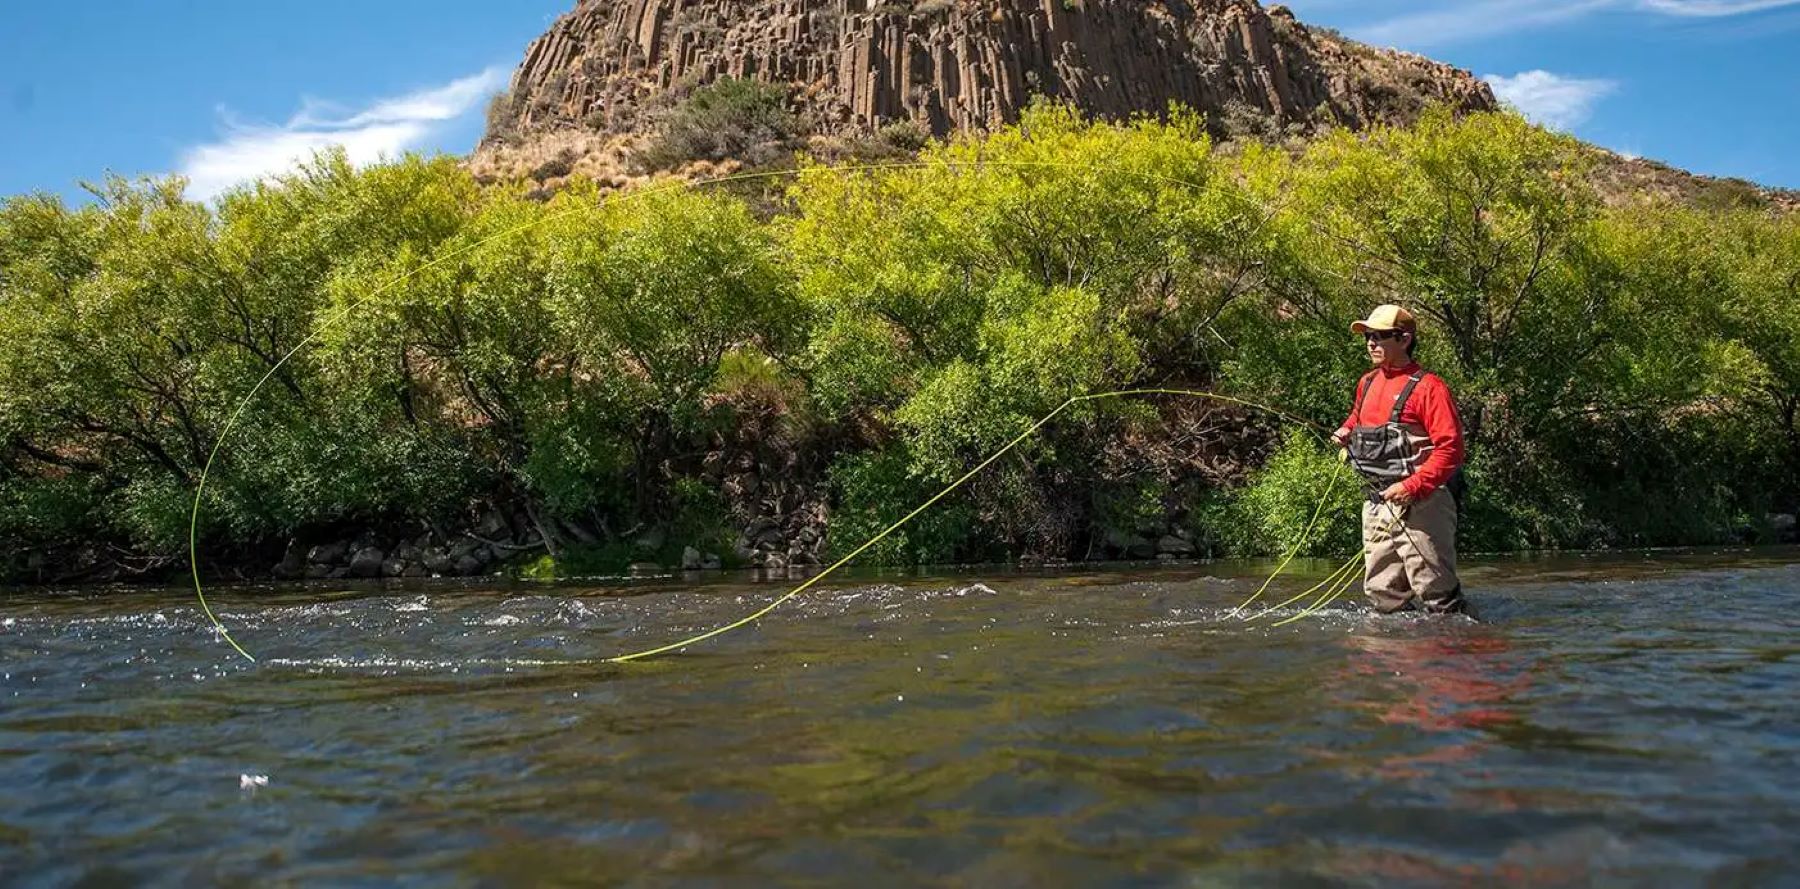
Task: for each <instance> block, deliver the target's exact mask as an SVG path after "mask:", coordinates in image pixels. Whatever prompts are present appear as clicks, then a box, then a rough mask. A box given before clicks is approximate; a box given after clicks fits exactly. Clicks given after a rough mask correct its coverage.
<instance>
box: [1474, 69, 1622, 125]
mask: <svg viewBox="0 0 1800 889" xmlns="http://www.w3.org/2000/svg"><path fill="white" fill-rule="evenodd" d="M1482 79H1483V80H1485V81H1487V82H1488V85H1489V86H1492V87H1493V88H1494V95H1496V96H1499V97H1500V100H1501V101H1502V102H1505V103H1507V104H1508V105H1511V106H1513V107H1514V108H1517V109H1519V112H1520V113H1521V114H1524V115H1525V116H1526V117H1528V118H1530V119H1532V120H1534V121H1536V122H1538V123H1540V124H1543V125H1544V126H1547V127H1551V128H1554V129H1558V130H1567V129H1570V128H1572V127H1575V126H1579V125H1580V124H1581V123H1582V122H1584V121H1586V120H1587V119H1588V117H1590V116H1591V115H1592V114H1593V112H1594V105H1595V104H1596V103H1598V102H1599V101H1600V100H1601V99H1603V98H1605V97H1606V96H1608V95H1610V94H1611V93H1612V92H1613V91H1614V90H1617V89H1618V88H1619V84H1618V82H1617V81H1612V80H1601V79H1583V78H1578V77H1563V76H1562V75H1559V74H1552V73H1550V72H1548V71H1526V72H1523V73H1521V74H1515V75H1513V76H1511V77H1502V76H1500V75H1496V74H1489V75H1487V76H1485V77H1483V78H1482Z"/></svg>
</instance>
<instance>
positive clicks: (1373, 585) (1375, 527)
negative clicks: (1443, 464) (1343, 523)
mask: <svg viewBox="0 0 1800 889" xmlns="http://www.w3.org/2000/svg"><path fill="white" fill-rule="evenodd" d="M1378 376H1379V371H1378V372H1376V373H1375V374H1371V375H1370V376H1369V377H1368V378H1367V380H1366V382H1365V383H1364V384H1363V387H1362V391H1360V392H1358V393H1357V396H1356V422H1357V425H1356V426H1354V427H1352V428H1351V430H1350V440H1349V441H1348V442H1347V443H1346V450H1347V451H1348V452H1349V457H1350V465H1351V467H1352V468H1354V469H1355V470H1356V471H1357V472H1358V473H1360V474H1361V475H1362V477H1363V481H1364V486H1365V492H1364V493H1365V496H1366V498H1367V500H1368V503H1367V505H1365V506H1364V507H1363V544H1364V546H1365V547H1366V548H1367V549H1366V554H1367V555H1366V562H1367V564H1366V571H1365V576H1364V581H1363V590H1364V592H1365V593H1366V594H1367V596H1368V598H1369V601H1370V603H1371V604H1373V605H1374V606H1375V608H1376V609H1377V610H1379V611H1382V612H1392V611H1399V610H1402V609H1404V608H1409V607H1411V605H1412V600H1413V598H1414V597H1415V596H1416V597H1417V598H1418V599H1419V600H1421V601H1422V602H1423V603H1424V605H1425V610H1427V611H1431V612H1438V613H1444V612H1454V613H1467V612H1468V601H1467V600H1466V599H1464V598H1463V595H1462V585H1461V584H1460V583H1459V582H1458V581H1457V579H1456V513H1457V506H1458V504H1459V503H1460V502H1461V500H1462V491H1463V489H1464V487H1465V486H1464V484H1463V480H1462V469H1461V467H1458V468H1457V471H1456V473H1455V475H1454V476H1452V477H1451V480H1450V482H1449V483H1448V484H1446V485H1445V486H1444V489H1445V490H1446V491H1447V492H1449V496H1446V497H1438V496H1436V495H1435V494H1434V495H1433V496H1431V497H1427V498H1425V499H1424V500H1422V501H1420V502H1418V503H1415V504H1413V505H1411V506H1409V507H1406V508H1405V510H1404V511H1403V512H1396V510H1397V509H1398V508H1397V507H1392V506H1388V505H1387V504H1386V503H1385V502H1384V501H1383V500H1382V496H1381V495H1382V492H1383V491H1385V490H1387V489H1388V487H1389V486H1391V485H1394V484H1396V483H1398V482H1403V481H1405V480H1406V479H1408V478H1410V477H1412V475H1413V473H1415V472H1418V471H1419V467H1420V465H1422V464H1423V463H1424V462H1425V461H1424V457H1425V456H1426V452H1425V449H1424V447H1423V444H1424V443H1425V442H1427V441H1429V439H1427V438H1426V437H1425V436H1424V435H1422V434H1420V433H1419V432H1416V431H1414V430H1413V429H1409V428H1407V426H1406V425H1405V424H1404V423H1402V422H1400V415H1401V413H1402V412H1404V411H1405V410H1406V402H1407V400H1408V399H1410V398H1412V394H1413V390H1414V389H1416V388H1418V386H1419V382H1420V381H1421V380H1423V379H1424V377H1425V374H1424V372H1423V371H1421V372H1419V373H1415V374H1413V375H1412V376H1411V377H1410V378H1408V379H1407V381H1406V385H1405V387H1403V388H1402V389H1401V390H1400V395H1399V397H1397V398H1395V399H1394V408H1393V410H1392V411H1390V412H1389V413H1388V420H1387V422H1386V423H1383V424H1381V425H1379V426H1365V425H1363V423H1362V408H1363V401H1364V399H1366V398H1368V395H1369V390H1370V389H1373V388H1375V381H1376V379H1377V377H1378Z"/></svg>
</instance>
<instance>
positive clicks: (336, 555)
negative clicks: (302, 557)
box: [306, 540, 350, 565]
mask: <svg viewBox="0 0 1800 889" xmlns="http://www.w3.org/2000/svg"><path fill="white" fill-rule="evenodd" d="M349 552H350V544H348V543H345V542H343V541H341V540H340V541H338V542H336V543H326V544H322V545H320V546H315V547H313V548H312V549H311V550H309V551H308V552H307V553H306V560H307V561H308V562H311V563H313V564H314V565H336V564H338V563H339V562H342V561H344V556H346V555H348V554H349Z"/></svg>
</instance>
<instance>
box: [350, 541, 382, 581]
mask: <svg viewBox="0 0 1800 889" xmlns="http://www.w3.org/2000/svg"><path fill="white" fill-rule="evenodd" d="M385 561H387V554H386V553H383V552H382V551H381V550H379V549H377V548H375V547H373V546H365V547H363V548H362V549H359V550H357V551H356V555H354V556H351V557H350V576H352V577H380V576H381V569H382V563H383V562H385Z"/></svg>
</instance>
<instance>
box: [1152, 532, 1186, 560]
mask: <svg viewBox="0 0 1800 889" xmlns="http://www.w3.org/2000/svg"><path fill="white" fill-rule="evenodd" d="M1156 552H1157V553H1158V554H1159V555H1162V554H1167V555H1171V556H1174V557H1176V558H1187V557H1188V556H1191V555H1193V554H1194V545H1193V544H1192V543H1189V542H1188V541H1186V540H1183V539H1182V538H1180V537H1176V536H1175V535H1173V534H1170V535H1169V536H1167V537H1164V538H1163V539H1161V540H1158V541H1157V542H1156Z"/></svg>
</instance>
